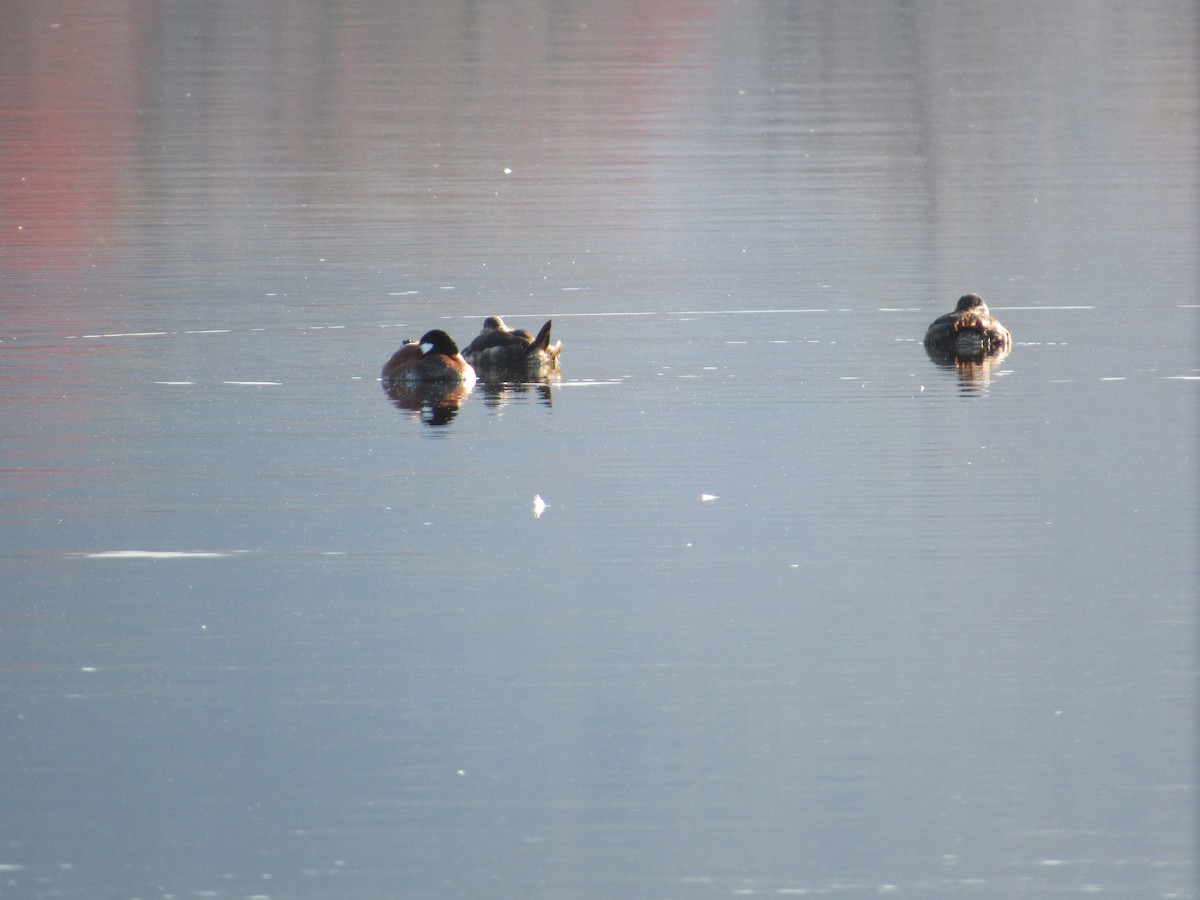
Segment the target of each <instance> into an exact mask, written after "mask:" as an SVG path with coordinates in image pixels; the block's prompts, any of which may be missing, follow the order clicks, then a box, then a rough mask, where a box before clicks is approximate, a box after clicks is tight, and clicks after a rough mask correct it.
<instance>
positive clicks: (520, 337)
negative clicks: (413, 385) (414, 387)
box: [382, 316, 562, 384]
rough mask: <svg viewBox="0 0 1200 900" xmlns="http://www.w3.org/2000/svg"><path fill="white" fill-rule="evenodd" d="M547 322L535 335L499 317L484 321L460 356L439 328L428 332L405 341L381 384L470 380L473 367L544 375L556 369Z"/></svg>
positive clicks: (557, 350) (556, 350)
mask: <svg viewBox="0 0 1200 900" xmlns="http://www.w3.org/2000/svg"><path fill="white" fill-rule="evenodd" d="M552 324H553V320H552V319H551V320H547V322H546V324H545V325H543V326H542V329H541V331H539V332H538V333H537V335H532V334H530V333H529V332H528V331H526V330H525V329H523V328H517V329H512V328H509V327H508V326H507V325H505V324H504V320H503V319H501V318H500V317H499V316H488V317H487V318H486V319H484V320H483V330H482V331H481V332H479V334H478V335H477V336H476V337H475V339H474V340H473V341H471V343H469V344H468V345H467V346H466V348H464V349H463V351H462V352H461V353H460V352H459V349H458V345H457V344H456V343H454V339H453V338H452V337H450V335H448V334H446V332H444V331H442V330H441V329H440V328H435V329H433V330H432V331H427V332H425V334H423V335H421V339H420V340H419V341H417V342H416V343H413V342H412V341H405V342H404V344H403V345H402V346H401V347H400V349H399V350H397V351H396V352H395V353H393V354H392V358H391V359H389V360H388V361H387V363H386V364H385V365H384V367H383V373H382V374H383V380H384V381H395V380H401V381H408V382H427V381H428V382H441V383H449V384H464V383H471V384H473V383H474V382H475V368H474V367H478V368H480V369H488V370H491V371H502V372H512V371H516V372H520V373H526V374H530V373H538V374H540V373H543V372H553V371H555V370H557V369H558V355H559V354H560V353H562V341H558V342H557V343H555V344H551V343H550V326H551V325H552Z"/></svg>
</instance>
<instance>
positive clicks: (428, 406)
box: [383, 379, 471, 425]
mask: <svg viewBox="0 0 1200 900" xmlns="http://www.w3.org/2000/svg"><path fill="white" fill-rule="evenodd" d="M383 389H384V390H385V391H386V392H387V395H388V396H389V397H391V398H392V402H393V403H394V404H396V406H397V407H398V408H399V409H402V410H404V411H405V412H411V413H416V414H417V415H416V416H415V417H414V418H418V419H420V421H421V424H422V425H449V424H450V422H452V421H453V420H454V417H455V416H457V415H458V411H459V409H461V408H462V405H463V404H464V403H466V401H467V397H468V396H469V395H470V393H471V389H470V388H469V387H467V386H466V385H465V384H451V383H445V382H436V381H426V382H419V383H409V382H405V381H399V380H396V379H384V381H383Z"/></svg>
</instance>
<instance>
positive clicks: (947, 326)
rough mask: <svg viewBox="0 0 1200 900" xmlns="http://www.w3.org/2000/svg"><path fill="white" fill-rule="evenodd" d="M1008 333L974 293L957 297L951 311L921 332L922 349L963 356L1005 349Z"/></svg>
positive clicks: (981, 354)
mask: <svg viewBox="0 0 1200 900" xmlns="http://www.w3.org/2000/svg"><path fill="white" fill-rule="evenodd" d="M1011 346H1012V335H1011V334H1009V333H1008V329H1007V328H1005V327H1004V326H1003V325H1001V324H1000V322H999V321H998V320H997V319H996V318H995V317H994V316H993V315H992V314H991V312H990V311H989V310H988V305H987V304H986V303H985V302H984V301H983V298H982V297H980V296H979V295H978V294H965V295H964V296H962V297H960V298H959V301H958V304H957V305H956V306H955V307H954V312H950V313H946V315H944V316H938V317H937V318H936V319H934V320H933V324H931V325H930V326H929V330H928V331H926V332H925V349H926V350H928V351H930V352H931V353H935V352H936V353H946V354H952V355H954V356H958V357H961V358H964V359H972V358H979V357H983V356H990V355H992V354H996V353H1004V352H1007V351H1008V349H1009V348H1010V347H1011Z"/></svg>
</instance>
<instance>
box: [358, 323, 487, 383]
mask: <svg viewBox="0 0 1200 900" xmlns="http://www.w3.org/2000/svg"><path fill="white" fill-rule="evenodd" d="M381 377H382V378H383V380H384V381H389V380H403V381H409V382H412V381H437V382H447V383H450V384H467V385H473V384H474V383H475V370H474V369H473V368H472V367H471V364H470V363H468V362H467V361H466V360H465V359H463V357H462V354H461V353H459V352H458V345H457V344H456V343H454V339H453V338H452V337H450V335H448V334H446V332H444V331H442V330H441V329H439V328H435V329H433V330H432V331H427V332H425V334H423V335H421V339H420V340H419V341H417V342H416V343H413V342H412V341H405V342H404V343H403V344H401V346H400V349H399V350H397V351H396V352H395V353H393V354H392V358H391V359H389V360H388V361H387V362H386V363H385V364H384V366H383V372H382V373H381Z"/></svg>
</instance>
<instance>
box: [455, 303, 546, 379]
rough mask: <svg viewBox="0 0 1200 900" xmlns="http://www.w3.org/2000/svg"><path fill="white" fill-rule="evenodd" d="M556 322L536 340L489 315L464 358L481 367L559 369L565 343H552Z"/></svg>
mask: <svg viewBox="0 0 1200 900" xmlns="http://www.w3.org/2000/svg"><path fill="white" fill-rule="evenodd" d="M553 321H554V320H553V319H548V320H547V321H546V324H545V325H543V326H542V330H541V331H539V332H538V333H537V336H536V337H535V336H533V335H532V334H530V333H529V332H528V331H526V330H525V329H523V328H518V329H516V330H513V329H510V328H509V327H508V326H507V325H505V324H504V320H503V319H502V318H500V317H499V316H488V317H487V318H486V319H484V320H483V330H482V331H480V332H479V334H478V335H476V337H475V339H474V340H473V341H471V343H469V344H467V348H466V349H465V350H463V356H464V357H466V359H467V361H468V362H470V363H471V364H472V365H476V366H480V367H481V368H482V367H491V368H523V369H534V370H539V369H540V370H544V371H553V370H555V369H557V368H558V355H559V354H560V353H562V341H559V342H558V343H556V344H554V345H553V346H551V344H550V326H551V325H552V324H553Z"/></svg>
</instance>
